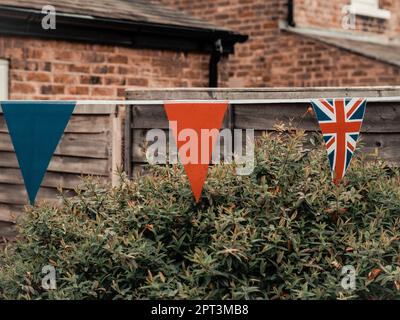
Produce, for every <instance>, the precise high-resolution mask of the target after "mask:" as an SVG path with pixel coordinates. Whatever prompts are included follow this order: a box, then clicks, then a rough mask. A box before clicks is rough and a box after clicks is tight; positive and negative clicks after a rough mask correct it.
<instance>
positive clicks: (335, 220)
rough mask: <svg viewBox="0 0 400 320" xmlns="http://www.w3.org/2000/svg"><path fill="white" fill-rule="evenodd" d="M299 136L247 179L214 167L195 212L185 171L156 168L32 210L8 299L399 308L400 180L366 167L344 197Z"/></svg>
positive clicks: (0, 271) (4, 267) (355, 172)
mask: <svg viewBox="0 0 400 320" xmlns="http://www.w3.org/2000/svg"><path fill="white" fill-rule="evenodd" d="M289 132H290V133H288V131H281V132H279V133H278V134H275V135H274V136H270V135H265V136H264V137H262V138H260V139H259V140H258V143H257V146H256V167H255V170H254V173H253V174H251V175H250V176H237V175H236V173H235V168H234V165H223V166H214V167H212V168H211V169H210V173H209V176H208V180H207V182H206V185H205V188H204V191H203V197H202V199H201V202H200V203H199V204H197V205H196V204H195V202H194V200H193V196H192V193H191V190H190V187H189V185H188V183H187V178H186V176H185V175H184V174H183V170H182V168H181V167H180V166H170V167H161V166H154V167H150V168H149V173H148V174H147V175H145V176H142V177H140V178H138V179H135V180H134V181H128V180H127V179H124V178H123V179H122V182H121V184H120V185H119V186H118V187H114V188H111V187H110V186H104V185H100V184H98V183H97V182H96V180H95V179H89V180H87V181H85V182H84V185H83V187H82V188H80V189H79V188H78V189H77V196H75V197H73V198H66V197H65V198H63V205H62V206H61V207H59V208H55V207H52V206H50V205H41V206H38V207H35V208H33V209H30V210H29V212H27V214H26V215H25V219H24V220H23V221H22V222H21V225H20V232H21V236H20V239H19V240H18V241H17V243H15V244H12V245H10V246H9V247H8V248H7V250H6V251H5V252H4V253H3V254H2V255H1V257H0V259H1V260H0V298H3V299H14V298H18V299H147V298H148V299H156V298H159V299H164V298H165V299H167V298H168V299H189V298H191V299H385V298H399V297H400V291H399V290H400V253H399V252H400V250H399V245H400V231H399V230H400V229H399V228H400V174H399V171H398V170H397V169H393V168H390V167H389V166H388V165H386V164H385V163H384V162H382V161H373V162H366V161H365V160H364V159H362V158H361V157H360V156H356V157H355V158H354V159H353V161H352V165H351V167H350V170H349V172H348V173H347V175H346V178H345V180H344V182H343V183H342V184H341V185H340V186H339V187H338V188H337V187H336V186H335V185H334V184H333V183H332V182H331V177H330V172H329V167H328V161H327V157H326V151H325V149H324V147H323V146H322V145H321V141H320V138H319V136H318V135H314V136H312V137H311V138H307V137H306V136H305V135H304V133H303V132H298V131H289ZM310 142H311V143H310ZM45 265H53V266H54V267H55V268H56V271H57V289H56V290H44V289H42V288H41V281H42V280H41V279H42V274H41V270H42V267H43V266H45ZM344 265H352V266H354V268H355V269H356V272H357V278H356V289H355V290H350V291H349V290H344V289H343V288H342V287H341V285H340V283H341V279H342V277H343V276H342V275H341V268H342V266H344Z"/></svg>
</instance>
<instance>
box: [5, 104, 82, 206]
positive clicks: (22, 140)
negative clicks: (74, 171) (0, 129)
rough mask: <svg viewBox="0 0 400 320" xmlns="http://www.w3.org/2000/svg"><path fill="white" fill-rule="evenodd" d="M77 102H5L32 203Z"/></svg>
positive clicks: (10, 130)
mask: <svg viewBox="0 0 400 320" xmlns="http://www.w3.org/2000/svg"><path fill="white" fill-rule="evenodd" d="M75 105H76V102H61V101H60V102H24V101H21V102H16V101H12V102H11V101H8V102H7V101H4V102H1V107H2V109H3V113H4V118H5V120H6V123H7V127H8V131H9V133H10V137H11V141H12V143H13V145H14V149H15V153H16V155H17V159H18V163H19V167H20V170H21V172H22V176H23V178H24V182H25V188H26V191H27V192H28V196H29V200H30V203H31V204H34V203H35V199H36V195H37V193H38V191H39V187H40V184H41V183H42V180H43V177H44V175H45V173H46V171H47V167H48V165H49V163H50V160H51V158H52V156H53V153H54V151H55V150H56V148H57V145H58V143H59V141H60V139H61V137H62V135H63V133H64V130H65V127H66V126H67V124H68V121H69V119H70V117H71V115H72V112H73V111H74V108H75Z"/></svg>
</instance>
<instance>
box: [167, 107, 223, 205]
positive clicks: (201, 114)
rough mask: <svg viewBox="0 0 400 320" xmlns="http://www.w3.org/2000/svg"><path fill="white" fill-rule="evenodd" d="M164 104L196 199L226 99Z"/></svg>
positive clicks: (218, 128) (206, 170) (208, 162)
mask: <svg viewBox="0 0 400 320" xmlns="http://www.w3.org/2000/svg"><path fill="white" fill-rule="evenodd" d="M164 108H165V112H166V113H167V117H168V120H169V122H170V129H171V130H172V132H173V133H174V136H175V142H176V145H177V147H178V154H179V158H180V160H181V162H182V164H183V166H184V168H185V172H186V174H187V176H188V179H189V182H190V186H191V188H192V192H193V195H194V197H195V199H196V202H198V201H199V200H200V196H201V192H202V190H203V185H204V182H205V180H206V177H207V172H208V166H209V164H210V161H211V158H212V151H213V150H214V146H215V143H216V141H217V138H218V135H219V130H220V129H221V126H222V121H223V119H224V115H225V112H226V110H227V108H228V103H227V102H221V103H174V102H167V103H165V104H164ZM210 140H211V142H210Z"/></svg>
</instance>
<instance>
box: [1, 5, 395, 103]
mask: <svg viewBox="0 0 400 320" xmlns="http://www.w3.org/2000/svg"><path fill="white" fill-rule="evenodd" d="M160 2H162V5H161V4H160ZM47 4H52V5H53V6H54V7H55V9H56V10H57V15H56V18H57V20H56V22H57V27H56V29H55V30H44V29H43V28H42V26H41V21H42V19H43V17H44V16H45V15H44V14H43V13H42V7H43V5H47ZM349 12H350V13H352V14H351V15H349V14H347V13H349ZM399 12H400V1H397V0H380V1H379V0H331V1H322V0H293V1H292V0H289V1H288V0H201V1H195V2H194V1H191V0H159V1H156V0H152V1H146V0H131V1H122V0H113V1H104V0H98V1H92V0H84V1H80V2H78V1H74V0H69V1H61V0H56V1H54V0H53V1H41V0H30V1H28V0H14V1H11V0H0V73H1V74H2V75H0V82H1V83H0V95H3V97H2V98H4V96H5V95H7V93H6V91H8V95H7V96H8V97H9V98H11V99H47V98H57V99H111V98H123V96H124V91H125V89H126V88H127V87H132V86H144V87H204V86H208V85H210V84H211V85H215V81H216V74H217V72H216V71H218V74H219V85H220V86H227V87H263V86H273V87H278V86H369V85H396V84H400V13H399ZM194 17H196V18H194ZM353 17H354V18H355V19H354V20H355V23H354V21H353V20H352V18H353ZM350 22H351V23H353V24H351V23H350ZM344 26H345V27H344ZM231 30H232V31H231ZM245 35H248V36H249V39H248V40H247V41H246V37H245ZM219 40H221V41H219ZM234 47H235V48H236V51H235V52H234ZM220 50H222V51H223V57H222V59H220V57H219V54H220ZM218 62H219V63H218ZM217 64H218V67H217V68H216V65H217ZM7 75H8V77H7Z"/></svg>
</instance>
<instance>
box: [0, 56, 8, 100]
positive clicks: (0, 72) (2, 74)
mask: <svg viewBox="0 0 400 320" xmlns="http://www.w3.org/2000/svg"><path fill="white" fill-rule="evenodd" d="M8 68H9V63H8V60H3V59H0V101H1V100H8V86H9V82H8V72H9V71H8Z"/></svg>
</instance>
